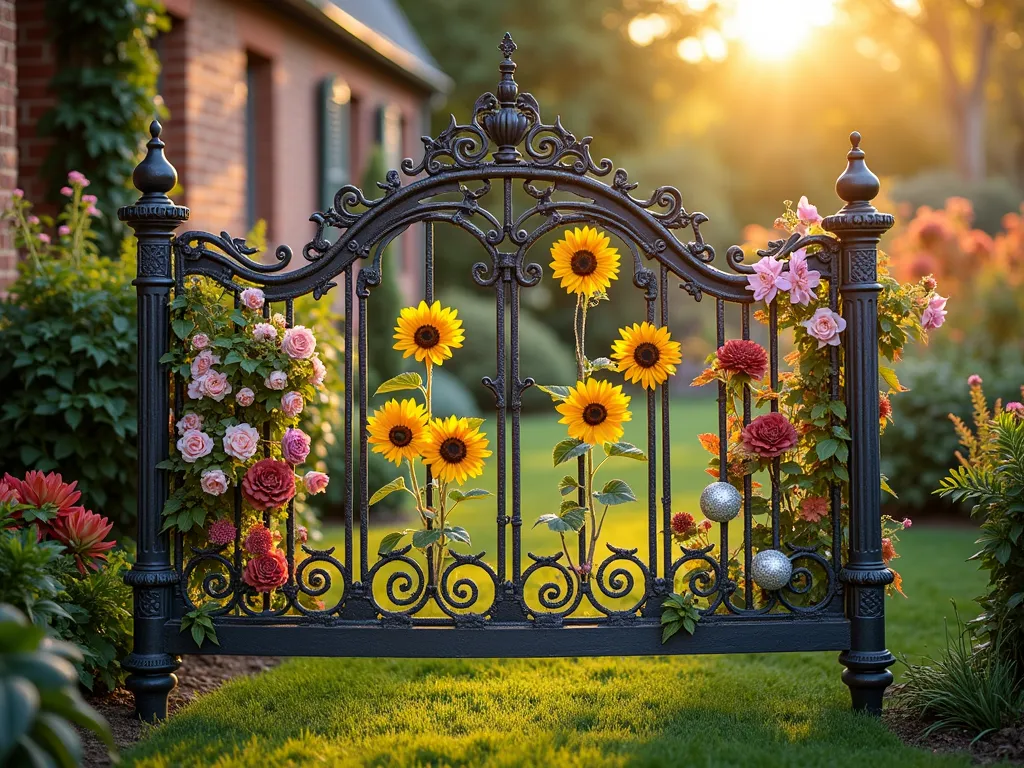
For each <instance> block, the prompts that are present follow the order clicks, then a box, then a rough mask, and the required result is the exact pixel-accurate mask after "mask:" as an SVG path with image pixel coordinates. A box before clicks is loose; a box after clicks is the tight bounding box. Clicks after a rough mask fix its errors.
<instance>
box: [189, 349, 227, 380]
mask: <svg viewBox="0 0 1024 768" xmlns="http://www.w3.org/2000/svg"><path fill="white" fill-rule="evenodd" d="M215 365H220V358H219V357H218V356H217V355H215V354H213V352H211V351H210V350H208V349H204V350H203V351H202V352H200V353H199V354H198V355H196V357H195V359H194V360H193V361H192V376H193V377H194V378H197V379H198V378H199V377H200V376H205V375H206V374H207V373H209V372H210V369H211V368H213V366H215Z"/></svg>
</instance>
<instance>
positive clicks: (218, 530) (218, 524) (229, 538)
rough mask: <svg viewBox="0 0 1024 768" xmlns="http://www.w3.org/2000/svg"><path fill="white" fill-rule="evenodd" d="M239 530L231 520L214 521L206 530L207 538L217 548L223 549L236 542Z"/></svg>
mask: <svg viewBox="0 0 1024 768" xmlns="http://www.w3.org/2000/svg"><path fill="white" fill-rule="evenodd" d="M235 533H237V529H236V528H235V526H234V523H232V522H231V521H230V520H214V521H213V522H212V523H210V527H209V528H207V529H206V538H207V539H209V540H210V543H211V544H213V545H214V546H217V547H223V546H224V545H226V544H230V543H231V542H233V541H234V540H235Z"/></svg>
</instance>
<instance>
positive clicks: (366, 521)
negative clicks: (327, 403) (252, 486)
mask: <svg viewBox="0 0 1024 768" xmlns="http://www.w3.org/2000/svg"><path fill="white" fill-rule="evenodd" d="M366 298H367V297H366V296H365V295H364V294H363V293H362V292H360V295H359V352H358V355H359V578H360V580H361V581H365V580H366V574H367V572H368V571H369V570H370V564H369V546H370V545H369V534H370V530H369V529H370V514H369V503H370V495H369V489H368V488H367V487H366V484H367V482H368V481H369V477H368V475H369V469H368V467H369V464H368V459H369V457H368V456H367V451H368V433H367V430H366V406H367V401H366V326H367V318H366Z"/></svg>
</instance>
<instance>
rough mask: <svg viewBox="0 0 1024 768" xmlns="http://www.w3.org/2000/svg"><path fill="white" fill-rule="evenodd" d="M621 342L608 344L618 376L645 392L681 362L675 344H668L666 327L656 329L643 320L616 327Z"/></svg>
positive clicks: (668, 338) (662, 380)
mask: <svg viewBox="0 0 1024 768" xmlns="http://www.w3.org/2000/svg"><path fill="white" fill-rule="evenodd" d="M619 333H620V334H621V335H622V338H621V339H617V340H616V341H614V342H612V358H613V359H614V360H617V361H618V363H619V373H622V374H625V377H626V381H631V382H633V383H634V384H636V383H638V382H639V383H640V384H641V385H643V386H644V387H646V388H647V389H654V388H655V387H656V386H657V385H658V384H664V383H665V382H666V381H667V380H668V377H669V376H671V375H672V374H673V373H675V372H676V365H677V364H678V363H679V362H680V361H681V360H682V359H683V358H682V354H681V353H680V347H679V342H678V341H672V334H671V333H669V330H668V328H666V327H665V326H662V327H661V328H656V327H655V326H654V325H652V324H651V323H648V322H646V321H644V322H643V323H641V324H640V325H637V324H636V323H633V325H632V326H628V325H627V326H626V327H625V328H620V329H619Z"/></svg>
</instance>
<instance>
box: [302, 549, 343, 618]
mask: <svg viewBox="0 0 1024 768" xmlns="http://www.w3.org/2000/svg"><path fill="white" fill-rule="evenodd" d="M334 550H335V547H330V548H329V549H313V548H311V547H306V546H303V547H302V551H303V552H305V553H306V557H305V558H303V559H302V561H301V562H300V563H299V564H298V565H297V566H296V567H295V587H294V591H295V595H294V598H293V602H294V607H295V610H297V611H299V612H300V613H302V614H304V615H306V616H325V615H327V614H332V613H337V612H338V611H340V610H341V608H342V606H343V605H344V604H345V600H346V598H347V597H348V593H349V590H350V588H351V586H352V583H351V575H350V574H349V571H348V568H346V567H345V566H344V565H343V564H342V563H341V562H340V561H339V560H338V559H337V558H335V557H334ZM326 566H330V567H331V568H333V569H334V570H335V571H337V573H338V574H339V575H340V576H341V581H342V594H341V596H340V597H339V598H338V601H337V602H336V603H335V604H334V605H332V606H326V605H325V606H324V608H322V609H312V608H307V607H306V606H304V605H302V603H301V602H300V601H299V596H300V595H305V596H306V597H310V598H313V599H316V598H319V597H320V596H322V595H325V594H327V593H328V592H329V591H330V590H331V588H332V587H333V586H334V580H333V578H332V576H331V572H330V571H328V570H327V568H326Z"/></svg>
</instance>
